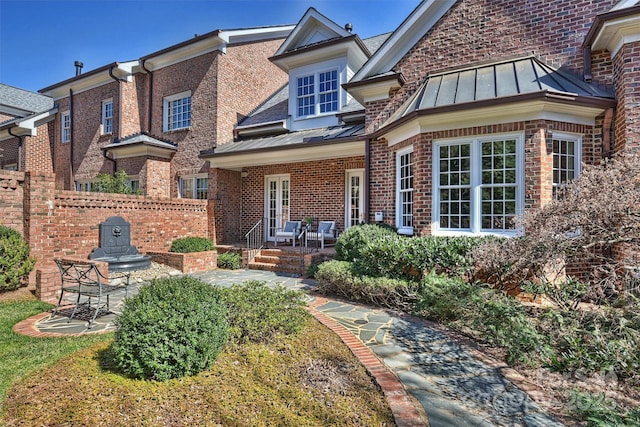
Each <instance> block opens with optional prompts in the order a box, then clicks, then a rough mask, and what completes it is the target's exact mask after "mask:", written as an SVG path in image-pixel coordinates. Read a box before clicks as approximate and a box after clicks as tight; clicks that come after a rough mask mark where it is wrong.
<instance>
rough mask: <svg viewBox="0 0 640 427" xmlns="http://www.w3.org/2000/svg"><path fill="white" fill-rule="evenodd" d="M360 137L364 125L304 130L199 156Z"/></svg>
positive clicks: (301, 145) (222, 148)
mask: <svg viewBox="0 0 640 427" xmlns="http://www.w3.org/2000/svg"><path fill="white" fill-rule="evenodd" d="M362 135H364V124H355V125H345V126H331V127H325V128H317V129H306V130H301V131H297V132H290V133H285V134H281V135H276V136H270V137H264V138H256V139H248V140H243V141H237V142H229V143H226V144H221V145H219V146H217V147H216V148H215V149H213V150H208V151H203V152H202V153H201V155H204V156H206V155H212V154H213V155H214V156H216V155H232V154H239V153H243V152H251V151H262V150H277V149H279V148H293V147H303V146H305V145H306V144H316V143H323V142H329V141H332V142H335V141H337V140H345V141H347V140H349V141H351V140H355V139H359V138H360V137H361V136H362Z"/></svg>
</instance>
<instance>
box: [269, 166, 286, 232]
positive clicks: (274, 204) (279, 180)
mask: <svg viewBox="0 0 640 427" xmlns="http://www.w3.org/2000/svg"><path fill="white" fill-rule="evenodd" d="M289 185H290V181H289V175H271V176H267V177H266V178H265V193H266V194H265V209H264V210H265V215H264V216H265V218H266V221H267V222H266V225H265V234H266V239H267V241H274V240H275V238H274V235H275V232H276V230H277V229H279V228H284V225H285V223H286V222H287V221H289Z"/></svg>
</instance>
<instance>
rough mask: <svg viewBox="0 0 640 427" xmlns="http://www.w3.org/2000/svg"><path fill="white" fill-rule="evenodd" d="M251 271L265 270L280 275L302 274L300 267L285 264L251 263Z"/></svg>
mask: <svg viewBox="0 0 640 427" xmlns="http://www.w3.org/2000/svg"><path fill="white" fill-rule="evenodd" d="M249 270H263V271H275V272H278V273H296V274H299V273H300V266H299V265H295V266H294V265H285V264H270V263H259V262H250V263H249Z"/></svg>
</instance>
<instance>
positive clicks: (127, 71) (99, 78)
mask: <svg viewBox="0 0 640 427" xmlns="http://www.w3.org/2000/svg"><path fill="white" fill-rule="evenodd" d="M138 65H139V62H138V61H129V62H119V63H118V64H117V66H116V67H114V68H113V75H114V76H115V77H117V78H119V79H122V80H126V81H128V82H131V81H133V73H134V71H135V70H134V69H137V67H138ZM113 82H115V80H114V79H113V77H111V76H110V75H109V69H105V70H103V71H101V72H99V73H95V74H89V73H88V74H87V75H86V76H83V75H82V74H81V75H80V77H79V78H78V79H74V80H73V81H71V82H69V83H67V84H65V85H62V86H58V87H56V88H54V89H52V90H49V91H46V92H41V93H42V94H43V95H47V96H50V97H52V98H53V99H54V101H57V100H60V99H62V98H67V97H68V96H69V90H73V94H74V95H75V94H78V93H82V92H86V91H88V90H91V89H95V88H97V87H100V86H103V85H106V84H109V83H113Z"/></svg>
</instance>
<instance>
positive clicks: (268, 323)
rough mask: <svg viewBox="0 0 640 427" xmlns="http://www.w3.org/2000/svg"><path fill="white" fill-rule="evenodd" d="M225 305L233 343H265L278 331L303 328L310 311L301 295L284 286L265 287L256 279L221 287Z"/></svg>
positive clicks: (281, 332)
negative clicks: (306, 308)
mask: <svg viewBox="0 0 640 427" xmlns="http://www.w3.org/2000/svg"><path fill="white" fill-rule="evenodd" d="M221 293H222V297H223V299H224V301H225V302H226V305H227V308H228V318H229V324H230V325H231V327H230V334H229V337H230V341H231V342H232V343H236V344H239V343H243V342H266V341H270V340H272V339H273V338H274V337H275V336H276V335H278V334H293V333H296V332H298V331H300V330H301V329H302V327H303V326H304V323H305V322H306V319H308V317H309V314H308V313H307V311H306V310H305V309H304V306H305V301H304V294H303V293H302V292H299V291H293V290H289V289H287V288H285V287H283V286H277V287H275V288H270V287H267V286H266V284H265V283H264V282H259V281H255V280H251V281H247V282H245V283H244V284H234V285H232V286H231V287H228V288H222V289H221Z"/></svg>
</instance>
